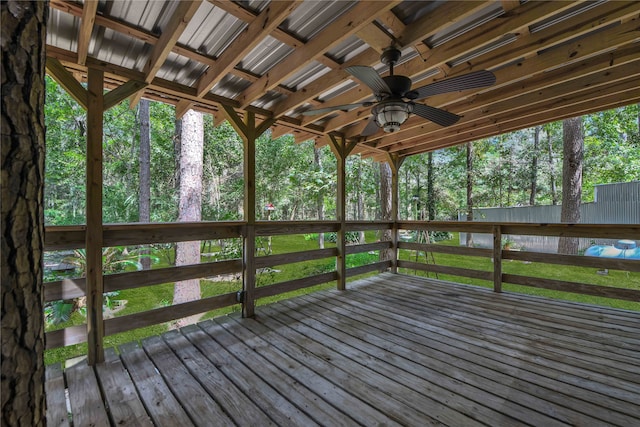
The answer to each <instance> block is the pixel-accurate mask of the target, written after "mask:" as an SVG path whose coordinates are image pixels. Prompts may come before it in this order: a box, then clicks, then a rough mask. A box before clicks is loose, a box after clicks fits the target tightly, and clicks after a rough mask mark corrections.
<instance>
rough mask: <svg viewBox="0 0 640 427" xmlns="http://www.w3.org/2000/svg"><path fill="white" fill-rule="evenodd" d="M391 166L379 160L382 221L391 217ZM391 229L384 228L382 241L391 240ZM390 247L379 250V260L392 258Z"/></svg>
mask: <svg viewBox="0 0 640 427" xmlns="http://www.w3.org/2000/svg"><path fill="white" fill-rule="evenodd" d="M391 191H392V184H391V166H389V164H388V163H386V162H380V214H381V216H382V218H381V219H382V220H383V221H389V220H391V219H392V212H391V210H392V200H391ZM391 237H392V235H391V230H385V231H384V233H382V238H381V239H380V240H381V241H383V242H388V241H391ZM392 257H393V251H392V249H383V250H381V251H380V261H385V260H388V259H392Z"/></svg>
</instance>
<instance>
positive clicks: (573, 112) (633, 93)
mask: <svg viewBox="0 0 640 427" xmlns="http://www.w3.org/2000/svg"><path fill="white" fill-rule="evenodd" d="M638 102H640V90H639V89H637V88H636V87H633V84H630V85H629V89H628V90H624V91H622V92H618V93H614V94H607V93H606V92H605V96H604V97H599V99H598V102H597V103H594V102H593V100H592V99H590V98H589V97H587V99H586V100H584V101H583V102H581V103H579V104H571V105H569V106H558V105H556V104H554V103H553V102H550V103H548V104H547V105H546V106H541V108H540V110H541V111H540V112H538V113H537V114H532V115H530V116H528V117H525V118H517V117H516V118H513V115H512V114H508V116H507V117H508V118H512V120H505V122H504V123H499V122H498V123H495V122H494V124H493V125H492V126H489V127H486V128H484V129H482V130H479V131H475V130H468V129H467V130H465V131H461V132H460V133H458V134H456V135H451V136H448V137H446V138H438V139H437V140H434V141H429V143H428V144H421V146H420V147H419V148H418V149H415V148H413V149H412V147H411V146H410V145H407V147H408V148H406V149H402V150H399V151H398V153H399V154H400V155H406V156H409V155H412V154H417V153H422V152H425V151H432V150H437V149H440V148H444V147H451V146H454V145H459V144H463V143H465V142H468V141H476V140H478V139H482V138H487V137H490V136H493V135H500V134H503V133H507V132H511V131H515V130H519V129H524V128H527V127H532V126H537V125H541V124H545V123H550V122H555V121H558V120H563V119H566V118H570V117H576V116H581V115H585V114H591V113H595V112H598V111H603V110H609V109H612V108H618V107H622V106H626V105H631V104H637V103H638Z"/></svg>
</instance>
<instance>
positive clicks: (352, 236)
mask: <svg viewBox="0 0 640 427" xmlns="http://www.w3.org/2000/svg"><path fill="white" fill-rule="evenodd" d="M344 239H345V241H346V242H347V244H348V245H350V244H351V245H353V244H356V243H360V233H358V232H357V231H347V232H346V233H345V234H344ZM324 240H325V242H331V243H336V241H337V240H338V234H337V233H336V232H331V233H325V234H324Z"/></svg>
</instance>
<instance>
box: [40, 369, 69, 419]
mask: <svg viewBox="0 0 640 427" xmlns="http://www.w3.org/2000/svg"><path fill="white" fill-rule="evenodd" d="M44 390H45V394H46V397H47V425H48V426H58V427H68V426H69V415H68V413H67V399H66V396H65V385H64V374H63V373H62V366H61V365H60V364H59V363H58V364H54V365H49V366H47V369H46V373H45V383H44Z"/></svg>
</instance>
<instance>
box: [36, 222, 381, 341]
mask: <svg viewBox="0 0 640 427" xmlns="http://www.w3.org/2000/svg"><path fill="white" fill-rule="evenodd" d="M391 225H392V224H391V223H390V222H349V223H348V225H347V230H348V231H360V230H363V231H366V230H385V229H388V228H390V227H391ZM246 227H247V225H246V224H245V223H243V222H203V223H171V224H119V225H105V226H104V227H103V236H104V247H118V246H128V247H131V246H137V245H145V244H152V243H153V244H157V243H175V242H180V241H193V240H198V241H203V240H217V239H234V238H243V237H244V236H245V235H246V234H247V232H246ZM338 227H339V223H337V222H331V221H324V222H271V221H269V222H258V223H256V225H255V236H256V237H257V238H264V237H267V236H269V237H270V236H278V235H300V234H307V233H328V232H336V231H337V229H338ZM85 231H86V230H85V227H84V226H63V227H47V229H46V235H45V250H47V251H55V250H71V249H81V248H84V246H85ZM386 248H392V244H391V242H376V243H369V244H362V245H351V246H347V247H346V251H345V252H346V255H347V256H348V255H350V254H355V253H359V252H365V251H366V252H369V251H379V250H381V249H386ZM337 255H338V248H336V247H331V248H325V249H314V250H306V251H301V252H290V253H281V254H275V255H266V256H255V254H254V259H253V262H252V263H251V265H254V266H255V269H256V270H259V269H265V268H271V267H276V266H281V265H286V264H292V263H299V262H305V261H313V260H320V259H325V258H334V259H335V258H336V257H337ZM245 256H246V254H245ZM243 258H244V257H243ZM243 258H238V259H232V260H224V261H215V262H203V263H200V264H194V265H185V266H172V267H164V268H156V269H152V270H142V271H130V272H122V273H115V274H106V275H103V282H104V292H114V291H122V290H125V289H134V288H140V287H145V286H153V285H158V284H163V283H168V282H176V281H180V280H188V279H200V278H204V277H210V276H216V275H223V274H231V273H237V274H238V275H242V271H243V268H244V265H245V263H244V262H243ZM391 263H392V262H391V261H381V262H375V263H371V264H368V265H363V266H359V267H355V268H350V269H346V271H345V272H344V277H352V276H355V275H358V274H363V273H368V272H372V271H380V270H384V269H386V268H388V267H390V266H391ZM337 277H338V271H337V270H336V269H335V268H334V269H333V271H330V272H325V273H320V274H315V275H311V276H308V277H299V278H296V279H292V280H288V281H284V282H280V283H275V284H270V285H267V286H259V287H257V288H255V289H254V292H253V297H254V299H259V298H264V297H269V296H273V295H278V294H281V293H285V292H289V291H293V290H297V289H302V288H306V287H310V286H314V285H318V284H323V283H328V282H331V281H335V280H337ZM254 285H255V284H254ZM246 286H247V285H246V284H245V286H244V287H245V288H246ZM86 294H87V289H86V280H85V279H84V278H74V279H63V280H58V281H52V282H48V283H45V284H44V299H45V302H50V301H56V300H63V299H64V300H67V299H73V298H80V297H83V296H85V295H86ZM243 298H244V295H243V293H240V292H230V293H226V294H222V295H216V296H212V297H208V298H204V299H200V300H197V301H192V302H187V303H182V304H177V305H171V306H167V307H161V308H157V309H153V310H148V311H143V312H139V313H134V314H128V315H123V316H118V317H113V318H110V319H105V320H104V336H109V335H113V334H117V333H120V332H124V331H128V330H132V329H137V328H142V327H146V326H151V325H155V324H160V323H165V322H168V321H172V320H176V319H180V318H183V317H187V316H191V315H194V314H201V313H205V312H208V311H211V310H215V309H219V308H223V307H228V306H232V305H236V304H240V303H243V302H244V301H243ZM88 333H89V332H88V331H87V327H86V324H83V325H77V326H71V327H67V328H64V329H59V330H54V331H50V332H47V333H46V346H47V348H56V347H62V346H68V345H72V344H78V343H83V342H87V341H88Z"/></svg>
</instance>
